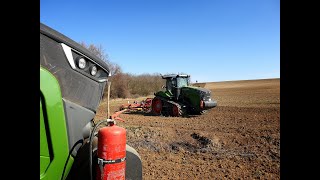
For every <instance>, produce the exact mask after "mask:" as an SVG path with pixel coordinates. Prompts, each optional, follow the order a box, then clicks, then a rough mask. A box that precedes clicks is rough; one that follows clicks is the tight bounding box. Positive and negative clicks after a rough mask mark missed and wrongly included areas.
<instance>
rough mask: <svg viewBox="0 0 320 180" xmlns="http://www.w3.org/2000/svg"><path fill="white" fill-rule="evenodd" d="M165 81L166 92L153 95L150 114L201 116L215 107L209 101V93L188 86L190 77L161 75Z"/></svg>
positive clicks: (202, 89) (212, 101) (214, 103)
mask: <svg viewBox="0 0 320 180" xmlns="http://www.w3.org/2000/svg"><path fill="white" fill-rule="evenodd" d="M161 77H162V79H165V80H166V86H165V88H166V90H165V91H159V92H156V93H154V95H155V97H154V98H153V100H152V112H153V114H155V115H163V116H186V115H191V114H203V113H204V112H206V110H208V109H211V108H214V107H216V106H217V102H216V101H214V100H212V99H211V91H210V90H208V89H205V88H201V87H195V86H191V85H190V75H186V74H168V75H161Z"/></svg>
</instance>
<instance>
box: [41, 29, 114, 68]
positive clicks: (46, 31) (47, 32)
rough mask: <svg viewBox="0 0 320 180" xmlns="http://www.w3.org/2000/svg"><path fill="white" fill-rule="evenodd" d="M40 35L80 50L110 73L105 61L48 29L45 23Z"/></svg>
mask: <svg viewBox="0 0 320 180" xmlns="http://www.w3.org/2000/svg"><path fill="white" fill-rule="evenodd" d="M40 33H41V34H44V35H46V36H48V37H50V38H52V39H54V40H56V41H57V42H59V43H64V44H66V45H68V46H70V47H71V48H73V49H76V50H78V51H79V52H81V53H83V54H84V55H86V56H88V57H89V58H91V59H92V60H94V61H95V62H97V63H98V64H99V65H101V66H102V67H103V68H105V69H106V70H107V71H108V73H109V71H110V69H109V67H108V65H107V64H106V63H105V62H104V61H103V60H101V59H100V58H98V57H97V56H96V55H94V54H93V53H92V52H90V51H89V50H88V49H86V48H84V47H82V46H81V45H80V44H78V43H77V42H75V41H73V40H72V39H70V38H68V37H66V36H65V35H63V34H61V33H59V32H57V31H56V30H54V29H52V28H50V27H48V26H47V25H45V24H43V23H40Z"/></svg>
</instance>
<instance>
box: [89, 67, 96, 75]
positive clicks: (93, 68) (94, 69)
mask: <svg viewBox="0 0 320 180" xmlns="http://www.w3.org/2000/svg"><path fill="white" fill-rule="evenodd" d="M90 74H91V75H92V76H95V75H96V74H97V67H96V66H92V67H91V69H90Z"/></svg>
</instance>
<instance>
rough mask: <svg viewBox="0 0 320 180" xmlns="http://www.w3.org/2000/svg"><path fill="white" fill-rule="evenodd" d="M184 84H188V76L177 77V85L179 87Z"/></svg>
mask: <svg viewBox="0 0 320 180" xmlns="http://www.w3.org/2000/svg"><path fill="white" fill-rule="evenodd" d="M184 86H188V78H182V77H178V78H177V87H178V88H181V87H184Z"/></svg>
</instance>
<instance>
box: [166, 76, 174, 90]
mask: <svg viewBox="0 0 320 180" xmlns="http://www.w3.org/2000/svg"><path fill="white" fill-rule="evenodd" d="M173 82H174V81H173V80H172V79H167V81H166V87H167V90H168V91H171V89H172V86H173Z"/></svg>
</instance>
